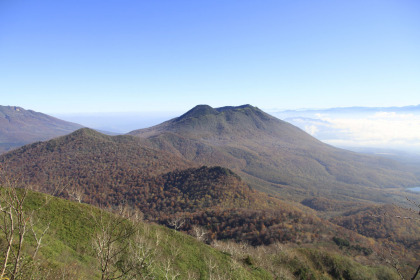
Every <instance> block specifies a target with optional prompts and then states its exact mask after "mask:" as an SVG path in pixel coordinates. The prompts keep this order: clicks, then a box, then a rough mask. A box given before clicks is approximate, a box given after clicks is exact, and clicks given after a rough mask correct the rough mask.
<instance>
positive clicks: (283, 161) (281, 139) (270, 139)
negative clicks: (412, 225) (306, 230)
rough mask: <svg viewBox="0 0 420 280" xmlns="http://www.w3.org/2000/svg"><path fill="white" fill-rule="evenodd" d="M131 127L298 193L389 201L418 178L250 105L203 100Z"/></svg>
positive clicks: (269, 186) (264, 186)
mask: <svg viewBox="0 0 420 280" xmlns="http://www.w3.org/2000/svg"><path fill="white" fill-rule="evenodd" d="M129 134H130V135H134V136H137V137H139V138H141V139H142V141H143V143H145V144H146V145H149V146H150V147H153V148H154V149H161V150H164V151H167V152H170V153H173V154H175V155H177V156H180V157H183V158H185V159H187V160H191V161H194V162H197V163H199V164H206V165H221V166H225V167H228V168H231V169H233V170H234V171H235V172H237V173H238V174H240V175H241V176H242V177H243V178H244V179H245V180H246V181H247V182H248V183H249V184H250V185H251V186H253V187H255V188H257V189H260V190H263V191H266V192H269V193H275V194H281V195H292V196H293V197H294V198H295V199H299V197H301V198H302V197H306V196H313V195H325V196H327V197H330V198H335V199H345V200H347V199H349V198H351V199H369V200H376V201H387V199H389V198H387V194H385V192H384V191H383V190H385V189H384V188H389V187H398V186H409V185H416V184H418V183H419V179H418V178H417V177H416V176H415V175H414V174H413V173H410V172H407V171H406V170H405V167H404V166H402V165H399V163H396V162H394V161H391V160H385V159H383V158H380V157H374V156H366V155H361V154H357V153H353V152H350V151H346V150H342V149H338V148H334V147H332V146H330V145H327V144H324V143H322V142H320V141H318V140H317V139H315V138H314V137H312V136H311V135H309V134H307V133H306V132H304V131H302V130H301V129H299V128H297V127H295V126H293V125H291V124H289V123H287V122H285V121H282V120H279V119H277V118H275V117H273V116H271V115H269V114H267V113H265V112H263V111H262V110H260V109H258V108H257V107H254V106H251V105H243V106H238V107H221V108H212V107H210V106H208V105H198V106H196V107H194V108H193V109H191V110H190V111H188V112H187V113H185V114H183V115H181V116H180V117H177V118H174V119H172V120H169V121H166V122H164V123H162V124H159V125H156V126H154V127H151V128H147V129H140V130H135V131H132V132H130V133H129Z"/></svg>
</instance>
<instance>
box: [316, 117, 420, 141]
mask: <svg viewBox="0 0 420 280" xmlns="http://www.w3.org/2000/svg"><path fill="white" fill-rule="evenodd" d="M321 120H323V121H327V122H328V123H330V128H332V129H336V130H338V132H339V133H337V134H336V135H337V138H335V139H334V138H331V139H321V140H326V141H327V142H329V143H331V144H335V145H337V144H338V143H341V145H343V144H345V143H346V145H357V146H404V145H411V146H420V115H414V114H398V113H396V112H378V113H375V114H372V115H370V116H367V117H358V116H346V117H337V118H334V117H331V116H329V117H322V116H321ZM311 130H313V128H311ZM340 134H341V135H340ZM343 134H344V135H347V137H345V138H343Z"/></svg>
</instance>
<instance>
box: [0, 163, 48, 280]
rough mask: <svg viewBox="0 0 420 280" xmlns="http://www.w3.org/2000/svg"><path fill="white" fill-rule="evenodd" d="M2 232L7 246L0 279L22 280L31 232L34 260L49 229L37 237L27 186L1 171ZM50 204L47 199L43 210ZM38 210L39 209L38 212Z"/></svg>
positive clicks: (0, 210) (0, 228) (34, 211)
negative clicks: (24, 254) (23, 265)
mask: <svg viewBox="0 0 420 280" xmlns="http://www.w3.org/2000/svg"><path fill="white" fill-rule="evenodd" d="M0 175H1V177H0V178H1V180H0V185H1V186H2V189H0V220H1V221H0V233H1V234H2V235H3V236H4V240H5V246H4V250H3V256H2V260H3V261H2V263H1V264H0V279H2V278H4V277H5V276H6V275H9V276H10V279H12V280H13V279H17V278H19V277H20V276H19V275H21V272H22V265H21V264H22V260H23V247H24V241H25V237H26V235H27V232H28V229H29V230H30V231H31V232H32V233H33V234H34V237H35V240H36V242H37V247H36V249H35V252H34V254H33V255H32V258H33V259H34V258H35V257H36V255H37V252H38V250H39V248H40V246H41V241H42V237H43V236H44V235H45V233H46V232H47V230H48V228H49V226H47V227H46V228H45V230H44V231H43V232H42V234H41V235H36V234H35V230H34V222H33V221H34V220H33V219H34V215H35V213H36V210H32V211H29V210H26V208H25V200H26V198H27V195H28V187H27V185H26V184H25V183H24V182H23V181H22V180H21V179H19V178H9V177H8V176H7V174H5V172H4V171H3V170H1V172H0ZM48 202H49V199H48V198H47V197H46V201H45V204H43V205H42V206H41V207H44V206H45V205H46V204H47V203H48ZM38 210H39V209H38Z"/></svg>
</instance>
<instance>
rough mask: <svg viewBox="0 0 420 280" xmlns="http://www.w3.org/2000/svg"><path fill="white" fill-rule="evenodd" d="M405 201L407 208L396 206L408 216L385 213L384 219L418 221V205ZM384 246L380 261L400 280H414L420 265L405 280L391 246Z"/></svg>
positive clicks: (419, 219) (419, 212) (419, 209)
mask: <svg viewBox="0 0 420 280" xmlns="http://www.w3.org/2000/svg"><path fill="white" fill-rule="evenodd" d="M406 199H407V201H408V203H409V205H410V207H409V208H404V207H401V206H397V207H398V208H400V209H403V210H408V211H409V214H407V215H404V216H401V215H394V214H390V213H387V212H385V213H383V214H382V215H383V216H386V217H391V218H395V219H403V220H408V221H412V222H417V221H420V204H419V203H417V202H415V201H414V200H411V199H409V198H408V197H406ZM371 216H372V217H380V216H381V215H371ZM384 245H385V246H384V248H385V249H384V250H383V252H382V254H381V255H380V256H379V257H380V258H381V259H382V261H384V262H385V263H386V264H387V265H389V266H391V267H392V268H394V270H395V271H396V272H397V273H398V275H399V276H400V278H401V279H402V280H406V279H410V280H415V279H416V278H417V276H418V275H419V273H420V264H419V265H418V266H417V268H416V270H415V271H414V272H413V274H412V276H409V278H406V276H404V273H403V271H402V268H401V267H402V266H401V264H400V260H399V259H398V258H397V257H395V256H394V254H393V249H392V246H391V244H390V243H385V244H384Z"/></svg>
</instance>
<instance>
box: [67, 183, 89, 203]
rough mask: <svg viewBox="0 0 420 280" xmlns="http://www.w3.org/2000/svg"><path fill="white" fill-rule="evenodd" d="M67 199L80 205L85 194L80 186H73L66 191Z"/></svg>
mask: <svg viewBox="0 0 420 280" xmlns="http://www.w3.org/2000/svg"><path fill="white" fill-rule="evenodd" d="M67 193H68V195H69V197H71V198H72V199H74V200H76V201H77V202H79V203H81V202H82V200H83V196H84V194H85V192H84V190H83V189H82V187H80V186H73V187H71V188H68V189H67Z"/></svg>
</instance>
